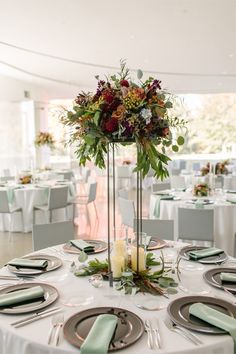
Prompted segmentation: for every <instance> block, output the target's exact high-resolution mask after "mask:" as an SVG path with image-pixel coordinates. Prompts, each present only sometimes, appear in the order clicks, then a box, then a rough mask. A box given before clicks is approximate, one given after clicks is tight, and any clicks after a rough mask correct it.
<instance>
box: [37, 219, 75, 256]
mask: <svg viewBox="0 0 236 354" xmlns="http://www.w3.org/2000/svg"><path fill="white" fill-rule="evenodd" d="M72 239H74V227H73V222H72V221H63V222H55V223H51V224H38V225H33V230H32V242H33V251H37V250H40V249H42V248H46V247H51V246H55V245H59V244H61V243H65V242H68V241H69V240H72Z"/></svg>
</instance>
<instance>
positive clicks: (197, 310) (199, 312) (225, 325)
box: [189, 303, 236, 353]
mask: <svg viewBox="0 0 236 354" xmlns="http://www.w3.org/2000/svg"><path fill="white" fill-rule="evenodd" d="M189 313H190V314H191V315H194V316H196V317H198V318H200V319H201V320H203V321H205V322H207V323H210V324H211V325H213V326H216V327H218V328H221V329H223V330H225V331H226V332H229V334H230V335H231V336H232V338H233V340H234V353H236V319H235V318H232V317H230V316H228V315H225V314H224V313H222V312H219V311H217V310H215V309H213V308H211V307H209V306H207V305H204V304H202V303H196V304H193V305H191V306H190V307H189Z"/></svg>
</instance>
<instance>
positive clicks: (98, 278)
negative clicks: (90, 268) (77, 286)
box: [89, 274, 103, 288]
mask: <svg viewBox="0 0 236 354" xmlns="http://www.w3.org/2000/svg"><path fill="white" fill-rule="evenodd" d="M89 282H90V284H92V286H94V287H95V288H101V286H102V283H103V278H102V275H101V274H93V275H91V277H90V278H89Z"/></svg>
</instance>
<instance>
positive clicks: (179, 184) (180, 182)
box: [170, 176, 186, 189]
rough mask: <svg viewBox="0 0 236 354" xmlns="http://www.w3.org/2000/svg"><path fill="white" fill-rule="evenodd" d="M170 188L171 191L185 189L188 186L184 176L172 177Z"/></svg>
mask: <svg viewBox="0 0 236 354" xmlns="http://www.w3.org/2000/svg"><path fill="white" fill-rule="evenodd" d="M170 187H171V189H185V188H186V184H185V178H184V176H171V177H170Z"/></svg>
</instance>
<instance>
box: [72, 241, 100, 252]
mask: <svg viewBox="0 0 236 354" xmlns="http://www.w3.org/2000/svg"><path fill="white" fill-rule="evenodd" d="M70 243H71V244H72V245H73V246H75V247H76V248H78V249H79V250H81V251H84V252H93V251H94V246H92V245H91V244H90V243H88V242H86V241H84V240H71V241H70Z"/></svg>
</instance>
